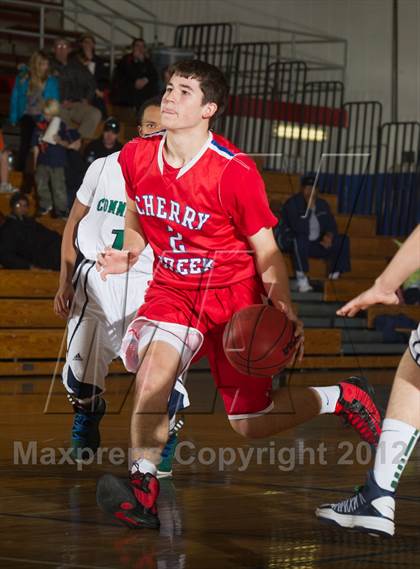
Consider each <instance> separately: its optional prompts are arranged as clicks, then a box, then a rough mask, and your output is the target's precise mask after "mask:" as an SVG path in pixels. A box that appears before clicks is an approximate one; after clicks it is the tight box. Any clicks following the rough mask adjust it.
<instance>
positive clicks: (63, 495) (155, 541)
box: [0, 372, 420, 569]
mask: <svg viewBox="0 0 420 569" xmlns="http://www.w3.org/2000/svg"><path fill="white" fill-rule="evenodd" d="M128 386H129V380H128V379H127V377H125V378H124V377H120V378H119V377H112V378H110V379H109V392H108V394H107V399H108V403H109V412H108V414H107V416H106V417H105V418H104V420H103V422H102V435H103V446H104V447H108V448H110V447H121V448H122V449H125V447H126V440H127V433H128V419H129V410H130V397H129V396H128V397H127V398H126V394H127V388H128ZM50 388H51V381H50V379H48V378H33V379H31V378H28V377H26V378H19V379H16V378H14V379H10V380H7V379H5V380H3V381H2V382H1V385H0V451H1V473H2V477H1V481H2V483H1V486H0V535H1V540H0V543H1V546H0V567H5V568H6V567H7V568H10V569H17V568H19V569H33V568H37V567H41V568H44V567H45V568H49V567H55V568H60V569H71V568H75V569H76V568H86V569H88V568H96V569H111V568H132V569H154V568H156V569H183V568H191V569H216V568H220V569H231V568H244V569H248V568H249V569H263V568H264V569H274V568H277V567H282V568H288V569H292V568H300V569H310V568H313V567H331V568H334V569H335V568H345V569H351V568H353V567H357V568H358V569H360V568H362V567H369V568H378V567H386V568H392V567H396V568H397V567H404V568H411V567H413V568H414V567H416V568H417V567H419V566H420V540H419V520H420V487H419V469H420V463H419V461H420V453H419V451H415V454H414V456H413V457H412V459H411V461H410V463H409V465H408V467H407V469H406V471H405V474H404V478H403V481H402V483H401V486H400V491H399V500H398V508H397V536H396V537H395V538H393V539H382V538H374V537H371V536H369V535H365V534H359V533H353V532H352V533H350V532H344V531H342V530H340V529H336V528H333V527H331V526H328V525H324V524H321V523H320V522H319V521H318V520H317V519H316V518H315V516H314V513H313V512H314V509H315V508H316V506H317V505H319V504H321V503H323V502H325V501H329V500H337V499H341V498H343V497H345V496H346V495H348V494H349V492H351V490H352V488H353V486H354V485H356V484H360V483H362V482H363V479H364V473H365V471H366V469H367V468H368V466H367V465H366V461H367V460H368V458H369V457H368V456H367V455H366V453H365V451H366V448H365V447H364V445H361V446H360V445H359V446H358V439H357V437H356V436H355V435H354V433H353V431H352V430H351V429H345V428H344V427H342V426H341V424H340V422H339V421H338V419H337V418H336V417H331V416H323V417H319V418H317V419H316V420H314V421H313V422H311V423H310V424H307V425H306V426H303V427H300V428H298V429H294V430H292V431H288V432H286V433H283V434H281V435H280V436H278V437H275V438H271V439H269V440H262V441H246V440H244V439H242V438H240V437H239V436H238V435H236V434H235V433H234V432H233V431H232V430H231V429H230V427H229V425H228V422H227V420H226V418H225V416H224V413H223V410H222V408H221V406H220V402H218V401H216V404H215V405H214V406H213V405H212V404H209V401H213V400H214V391H213V389H212V387H211V383H210V379H209V377H208V375H207V374H206V373H203V372H195V373H193V374H191V378H190V380H189V389H190V393H191V396H192V400H193V405H192V407H191V409H190V412H189V413H188V414H187V415H186V425H185V428H184V429H183V430H182V432H181V437H180V438H181V440H182V441H183V442H184V443H187V444H186V445H185V444H184V449H183V451H182V452H181V458H182V460H183V461H184V462H189V461H190V460H192V459H193V453H195V454H196V456H197V459H196V460H193V462H192V464H178V465H176V474H175V478H174V480H173V481H168V480H167V481H163V482H162V485H161V488H162V489H161V496H160V498H159V507H160V517H161V523H162V526H161V529H160V531H159V532H157V531H156V532H155V531H152V530H142V531H131V530H128V529H125V528H124V527H122V526H119V525H117V524H116V523H114V522H113V520H112V519H107V518H106V517H105V516H104V515H103V514H102V512H100V511H99V510H98V509H97V507H96V504H95V482H96V479H97V478H98V476H100V475H101V473H103V472H105V471H111V472H113V473H114V474H117V475H121V476H124V475H125V467H124V465H121V466H110V465H109V463H108V462H107V459H106V458H105V459H104V464H102V465H101V464H92V465H89V466H86V467H84V468H83V469H82V470H77V468H76V466H74V465H69V464H64V465H60V464H55V465H51V464H28V465H24V464H16V460H15V461H14V460H13V452H14V450H13V449H14V442H15V441H17V442H18V444H20V445H21V449H23V450H24V451H25V450H26V449H27V448H28V447H27V445H28V443H29V442H30V441H36V444H37V445H38V458H40V456H41V455H42V456H43V457H44V458H43V460H44V462H50V461H51V456H52V455H51V452H52V451H45V450H44V451H42V449H45V448H46V447H50V448H53V449H59V448H60V447H68V444H69V433H70V425H71V421H72V417H71V415H70V414H69V407H68V405H67V403H66V401H65V398H64V393H63V390H62V388H61V386H60V385H59V382H57V383H56V384H55V385H53V387H52V390H51V393H52V395H51V398H50V400H49V403H48V405H47V409H46V412H44V411H45V409H44V408H45V406H46V402H47V397H48V392H49V390H50ZM388 390H389V386H387V387H386V388H378V387H377V391H379V396H380V399H381V400H382V403H384V402H385V400H386V398H387V394H388ZM19 441H20V443H19ZM340 441H346V442H345V443H341V445H342V446H339V443H340ZM187 445H188V446H187ZM321 445H324V446H321ZM206 447H207V448H206ZM220 448H222V449H225V450H224V455H223V456H224V457H225V459H226V462H230V463H232V461H233V458H236V461H235V463H233V464H230V465H226V464H225V465H224V468H223V469H221V468H220V466H221V464H219V465H218V464H217V459H216V462H213V463H212V464H208V465H206V464H202V463H203V462H211V460H212V459H213V458H214V455H213V454H212V453H216V455H217V453H219V452H221V451H219V449H220ZM258 448H265V449H268V450H266V451H261V452H260V456H259V458H258V454H257V449H258ZM321 448H324V449H325V451H323V455H322V456H321V454H320V453H319V449H321ZM209 449H213V450H209ZM226 449H232V450H231V451H229V450H226ZM281 449H283V450H281ZM311 449H312V450H311ZM240 450H241V451H242V455H241V454H239V453H240ZM274 451H275V453H276V456H275V460H273V459H272V457H273V456H274ZM47 452H49V453H50V454H49V455H48V454H46V453H47ZM270 452H272V453H273V454H272V455H270ZM279 452H280V454H279ZM232 453H233V454H232ZM293 453H295V454H294V456H293ZM311 453H312V455H311ZM317 453H318V454H317ZM241 456H242V457H245V456H251V457H252V459H251V460H250V464H249V466H248V468H244V462H243V461H242V459H241V458H240V457H241ZM314 456H315V459H314V460H313V462H314V464H309V461H310V460H311V458H312V459H313V457H314ZM198 457H201V464H200V462H199V461H198ZM18 458H19V457H18ZM21 458H22V457H21V456H20V459H21ZM56 458H57V460H59V459H60V458H62V455H61V454H60V453H59V451H57V455H56ZM292 459H294V460H292ZM321 459H322V462H326V464H320V462H321ZM14 462H15V464H14ZM18 462H19V461H18ZM20 462H21V460H20ZM270 462H272V464H270ZM358 462H365V464H359V463H358ZM258 463H260V464H258ZM294 463H295V464H294ZM342 463H344V464H342ZM279 466H281V469H280V468H279ZM241 470H242V471H241Z"/></svg>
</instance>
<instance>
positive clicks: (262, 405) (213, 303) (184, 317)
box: [137, 277, 273, 419]
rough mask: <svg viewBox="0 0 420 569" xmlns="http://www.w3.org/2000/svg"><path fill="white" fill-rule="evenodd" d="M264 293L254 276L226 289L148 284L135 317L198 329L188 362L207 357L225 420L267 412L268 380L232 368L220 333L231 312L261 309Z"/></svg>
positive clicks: (269, 381)
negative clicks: (198, 341) (198, 336)
mask: <svg viewBox="0 0 420 569" xmlns="http://www.w3.org/2000/svg"><path fill="white" fill-rule="evenodd" d="M263 294H264V289H263V286H262V283H261V281H260V280H259V278H258V277H251V278H248V279H245V280H243V281H240V282H238V283H234V284H233V285H232V286H230V287H226V288H213V289H207V290H188V289H174V288H172V287H171V286H168V285H162V284H157V283H155V282H152V283H151V285H150V287H149V289H148V290H147V292H146V296H145V302H144V304H143V305H142V306H141V307H140V309H139V311H138V313H137V316H142V317H144V318H147V319H149V320H155V321H158V322H173V323H176V324H181V325H183V326H187V327H192V328H196V329H197V330H199V331H200V332H201V333H202V335H203V337H204V341H203V344H202V346H201V348H200V349H199V350H198V352H197V353H196V354H195V356H194V358H193V361H198V360H199V359H201V358H202V357H204V356H207V358H208V360H209V362H210V369H211V372H212V375H213V378H214V380H215V382H216V385H217V388H218V390H219V392H220V395H221V397H222V399H223V403H224V405H225V409H226V412H227V414H228V416H229V418H230V419H241V418H246V417H248V416H254V415H258V414H261V413H267V412H268V411H270V410H271V408H272V406H273V404H272V401H271V398H270V391H271V378H270V377H268V378H262V377H252V376H249V375H245V374H243V373H240V372H239V371H237V370H236V369H235V368H234V367H232V366H231V364H230V363H229V361H228V359H227V358H226V355H225V352H224V349H223V331H224V328H225V325H226V323H227V322H228V321H229V320H230V318H231V316H232V315H233V314H234V312H237V311H238V310H240V309H241V308H244V307H246V306H249V305H250V304H261V302H262V296H263Z"/></svg>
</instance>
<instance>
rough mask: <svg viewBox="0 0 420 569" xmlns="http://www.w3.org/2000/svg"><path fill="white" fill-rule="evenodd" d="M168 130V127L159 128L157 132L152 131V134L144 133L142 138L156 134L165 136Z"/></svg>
mask: <svg viewBox="0 0 420 569" xmlns="http://www.w3.org/2000/svg"><path fill="white" fill-rule="evenodd" d="M165 132H166V129H164V128H163V129H161V130H157V131H156V132H151V133H150V134H143V136H140V138H153V137H154V136H163V135H164V134H165Z"/></svg>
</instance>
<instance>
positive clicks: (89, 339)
mask: <svg viewBox="0 0 420 569" xmlns="http://www.w3.org/2000/svg"><path fill="white" fill-rule="evenodd" d="M159 104H160V103H159V101H155V100H152V101H150V102H149V103H147V104H146V105H145V106H144V107H143V108H142V110H141V112H140V116H139V118H140V123H141V124H140V125H139V134H141V135H142V134H143V135H144V134H149V133H150V132H154V131H156V130H157V129H159V118H160V109H159ZM118 155H119V152H115V153H114V154H111V155H110V156H107V157H106V158H99V159H97V160H95V161H94V162H93V163H92V164H91V165H90V167H89V168H88V170H87V172H86V175H85V177H84V179H83V183H82V185H81V187H80V188H79V190H78V192H77V195H76V199H75V202H74V205H73V207H72V210H71V213H70V216H69V219H68V222H67V224H66V228H65V230H64V235H63V243H62V260H61V272H60V285H59V289H58V291H57V294H56V297H55V300H54V309H55V312H56V313H57V314H58V315H60V316H62V317H64V318H68V330H67V355H66V363H65V366H64V369H63V383H64V385H65V387H66V390H67V392H68V394H69V395H68V397H69V399H70V401H71V402H72V403H73V406H74V408H75V416H74V422H73V429H72V447H73V456H74V458H75V459H76V460H83V458H87V457H88V456H89V455H91V454H92V452H93V453H94V452H96V450H97V448H98V447H99V444H100V434H99V422H100V420H101V419H102V417H103V415H104V413H105V408H106V404H105V400H104V399H103V398H102V394H103V393H104V391H105V378H106V376H107V374H108V368H109V364H110V363H111V361H112V360H113V359H115V358H116V357H118V356H119V353H120V349H121V342H122V338H123V336H124V333H125V331H126V328H127V326H128V324H129V323H130V322H131V320H132V319H133V318H134V316H135V313H136V311H137V309H138V307H139V305H141V304H142V303H143V299H144V293H145V291H146V288H147V285H148V282H149V281H150V280H151V279H152V273H153V253H152V250H151V248H150V247H147V248H146V249H145V251H144V252H143V254H142V255H141V257H140V259H139V260H138V262H137V263H136V264H135V265H134V266H133V268H132V269H131V270H130V272H129V276H128V278H127V275H121V276H120V275H118V276H116V277H115V278H112V279H109V280H108V281H107V282H104V281H103V280H102V279H101V278H100V276H99V274H98V272H97V271H96V270H95V269H94V265H95V259H96V257H97V254H98V252H100V251H102V250H103V249H104V248H105V247H106V246H109V245H111V246H112V247H113V248H115V249H121V248H122V245H123V233H124V214H125V208H126V197H125V182H124V178H123V175H122V172H121V168H120V165H119V163H118ZM78 253H79V254H81V255H82V256H83V260H82V261H81V263H80V264H79V266H78V268H77V271H76V273H75V274H74V275H73V271H74V267H75V263H76V257H77V254H78ZM187 405H188V396H187V393H186V391H185V388H184V386H183V384H182V382H181V381H180V380H178V381H177V382H176V385H175V391H174V392H173V394H172V396H171V399H170V402H169V408H170V414H172V416H173V421H172V425H171V428H172V430H173V429H174V427H175V412H176V410H177V409H180V408H184V407H186V406H187ZM176 442H177V438H176V433H175V432H172V434H171V436H170V438H169V440H168V445H167V446H168V449H167V453H166V455H164V457H165V456H166V458H167V460H166V462H165V461H163V464H162V475H165V474H166V475H170V474H171V463H172V456H173V452H174V450H175V446H176ZM168 459H169V460H168ZM168 462H169V464H168Z"/></svg>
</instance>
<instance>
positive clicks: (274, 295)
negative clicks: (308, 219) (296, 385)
mask: <svg viewBox="0 0 420 569" xmlns="http://www.w3.org/2000/svg"><path fill="white" fill-rule="evenodd" d="M248 240H249V243H250V245H251V247H252V249H253V251H254V253H255V262H256V266H257V270H258V273H259V274H260V276H261V279H262V281H263V284H264V288H265V290H266V293H267V296H268V298H269V299H270V300H271V301H272V303H273V305H274V306H275V307H276V308H278V309H279V310H282V311H283V312H285V313H286V315H287V316H288V318H290V319H291V320H293V321H294V322H295V324H296V335H297V336H300V337H301V343H300V349H299V355H298V358H299V359H302V357H303V341H304V336H303V324H302V322H301V321H300V320H299V319H298V318H297V316H296V314H295V311H294V309H293V305H292V301H291V299H290V291H289V277H288V274H287V268H286V264H285V262H284V258H283V255H282V252H281V251H280V249H279V248H278V246H277V243H276V242H275V239H274V235H273V231H272V229H265V228H263V229H260V230H259V231H258V233H256V234H255V235H252V236H251V237H248Z"/></svg>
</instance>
